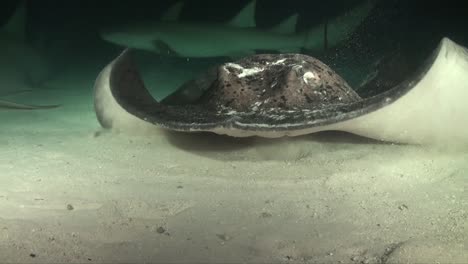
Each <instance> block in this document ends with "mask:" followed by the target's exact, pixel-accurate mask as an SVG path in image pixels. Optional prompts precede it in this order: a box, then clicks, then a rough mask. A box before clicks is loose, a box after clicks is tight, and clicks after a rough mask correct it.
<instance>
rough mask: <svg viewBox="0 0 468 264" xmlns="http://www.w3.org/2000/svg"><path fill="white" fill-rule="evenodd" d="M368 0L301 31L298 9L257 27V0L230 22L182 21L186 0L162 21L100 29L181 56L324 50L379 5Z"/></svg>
mask: <svg viewBox="0 0 468 264" xmlns="http://www.w3.org/2000/svg"><path fill="white" fill-rule="evenodd" d="M374 3H375V1H371V0H365V1H364V2H362V3H361V4H359V5H357V6H356V7H354V8H353V9H351V10H349V11H348V12H346V13H344V14H342V15H340V16H337V17H334V18H331V19H329V20H328V21H327V22H325V23H322V24H320V25H317V26H315V27H313V28H310V29H309V30H307V31H304V32H299V33H296V23H297V19H298V14H294V15H292V16H290V17H288V18H287V19H285V20H284V21H283V22H281V23H280V24H279V25H277V26H275V27H273V28H271V29H269V30H264V29H260V28H257V27H256V23H255V7H256V0H253V1H251V2H250V3H249V4H247V5H246V6H245V7H244V8H243V9H242V10H241V11H240V12H239V13H238V15H237V16H235V17H234V18H233V19H232V20H230V21H229V22H227V23H195V22H182V21H178V20H179V15H180V13H181V10H182V8H183V2H181V1H179V2H177V3H176V4H175V5H173V6H172V7H171V8H169V9H168V10H167V11H166V12H165V13H164V14H163V16H162V18H161V19H160V21H146V22H145V21H141V22H134V23H130V24H125V25H122V26H112V27H110V28H105V29H102V30H101V31H100V36H101V38H102V39H104V40H106V41H108V42H110V43H113V44H117V45H120V46H124V47H129V48H134V49H140V50H146V51H151V52H154V53H157V54H170V55H174V56H179V57H192V58H204V57H224V56H228V57H235V58H237V57H243V56H248V55H252V54H255V53H256V51H259V50H268V51H277V52H282V53H287V52H296V53H297V52H300V51H301V50H307V51H308V52H309V53H311V52H312V53H313V52H322V51H323V50H324V49H325V48H327V47H334V46H336V45H337V44H338V43H340V42H341V41H343V40H345V39H346V38H347V37H349V36H350V34H351V33H353V32H354V30H355V29H356V28H357V27H358V26H359V25H360V24H361V22H362V21H363V20H364V18H366V17H367V16H368V14H369V13H370V11H371V9H372V8H373V7H374Z"/></svg>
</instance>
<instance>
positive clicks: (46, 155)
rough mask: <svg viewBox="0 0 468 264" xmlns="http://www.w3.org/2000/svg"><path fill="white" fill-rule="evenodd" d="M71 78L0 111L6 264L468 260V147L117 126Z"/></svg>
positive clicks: (85, 86)
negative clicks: (137, 130)
mask: <svg viewBox="0 0 468 264" xmlns="http://www.w3.org/2000/svg"><path fill="white" fill-rule="evenodd" d="M70 83H73V84H74V85H75V86H76V87H77V89H68V90H58V89H57V90H53V89H52V90H47V91H41V92H34V93H30V94H27V95H17V96H16V97H11V98H12V99H21V100H23V101H24V100H26V101H27V100H32V99H34V102H37V101H40V102H41V103H55V102H60V103H61V104H62V107H60V108H58V109H53V110H45V111H9V110H8V111H7V110H2V111H0V120H1V130H0V262H2V263H3V262H16V263H57V262H75V263H78V262H79V263H104V262H105V263H124V262H125V263H136V262H138V263H143V262H146V263H170V262H177V263H416V262H417V263H468V253H467V251H466V247H467V241H468V231H467V230H466V226H467V223H468V220H467V208H468V193H467V192H466V188H467V179H468V150H463V149H457V150H449V149H447V148H428V147H421V146H408V145H394V144H382V143H379V142H375V141H369V140H366V139H362V138H358V137H354V136H352V135H348V134H341V133H322V134H319V135H315V136H307V137H300V138H294V139H279V140H261V139H242V140H239V139H231V138H226V137H220V136H213V135H207V134H202V135H194V134H193V135H184V134H167V133H165V132H162V131H161V132H159V133H155V134H153V135H132V134H125V133H113V132H103V131H101V129H100V127H99V124H98V122H97V120H96V117H95V115H94V112H93V107H92V93H91V87H92V80H91V79H90V80H82V81H76V80H74V81H73V82H71V81H70V79H69V78H64V80H61V81H60V80H58V81H55V82H54V83H51V84H50V85H49V86H50V87H57V88H59V87H60V86H61V85H70ZM83 91H86V92H83ZM39 95H40V97H39Z"/></svg>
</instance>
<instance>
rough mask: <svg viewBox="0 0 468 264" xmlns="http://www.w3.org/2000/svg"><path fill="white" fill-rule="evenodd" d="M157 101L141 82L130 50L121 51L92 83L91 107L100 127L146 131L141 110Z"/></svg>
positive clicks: (155, 106)
mask: <svg viewBox="0 0 468 264" xmlns="http://www.w3.org/2000/svg"><path fill="white" fill-rule="evenodd" d="M159 106H160V104H159V103H158V102H157V101H156V100H155V99H154V98H153V97H152V96H151V94H150V93H149V92H148V90H147V89H146V88H145V86H144V84H143V80H142V78H141V76H140V74H139V72H138V70H137V67H136V64H135V63H134V61H133V59H132V57H131V55H130V50H129V49H126V50H124V51H123V52H122V53H121V54H120V55H119V56H118V57H117V58H116V59H114V60H113V61H112V62H111V63H109V64H108V65H107V66H106V67H105V68H104V69H103V70H102V71H101V72H100V74H99V75H98V77H97V79H96V81H95V84H94V109H95V113H96V116H97V119H98V121H99V123H100V124H101V126H102V127H104V128H107V129H116V130H134V131H136V130H148V129H154V126H153V125H152V124H150V123H149V122H146V121H145V116H144V113H142V110H141V109H157V108H158V107H159Z"/></svg>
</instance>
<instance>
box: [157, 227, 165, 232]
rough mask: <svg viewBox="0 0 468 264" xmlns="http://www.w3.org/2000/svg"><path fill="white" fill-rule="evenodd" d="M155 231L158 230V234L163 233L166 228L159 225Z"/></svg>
mask: <svg viewBox="0 0 468 264" xmlns="http://www.w3.org/2000/svg"><path fill="white" fill-rule="evenodd" d="M156 232H158V234H164V233H165V232H166V229H165V228H164V227H162V226H160V227H158V228H157V229H156Z"/></svg>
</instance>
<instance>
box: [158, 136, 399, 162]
mask: <svg viewBox="0 0 468 264" xmlns="http://www.w3.org/2000/svg"><path fill="white" fill-rule="evenodd" d="M163 134H164V136H165V137H166V138H167V140H168V142H169V143H170V144H171V145H173V146H174V147H176V148H178V149H181V150H183V151H187V152H190V153H192V154H195V155H199V156H203V157H208V158H211V159H216V160H222V161H236V160H237V161H239V160H249V161H268V160H277V161H297V160H301V159H305V158H308V157H311V156H313V155H314V154H316V153H317V152H321V153H322V154H323V153H324V152H325V153H327V152H334V151H336V150H339V149H342V148H350V147H352V146H355V147H359V146H366V145H367V146H368V145H395V143H389V142H383V141H378V140H373V139H370V138H365V137H361V136H357V135H354V134H351V133H347V132H341V131H324V132H319V133H315V134H309V135H304V136H298V137H282V138H261V137H246V138H235V137H229V136H223V135H218V134H214V133H209V132H206V133H205V132H200V133H184V132H174V131H164V133H163ZM318 146H320V147H318Z"/></svg>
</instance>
